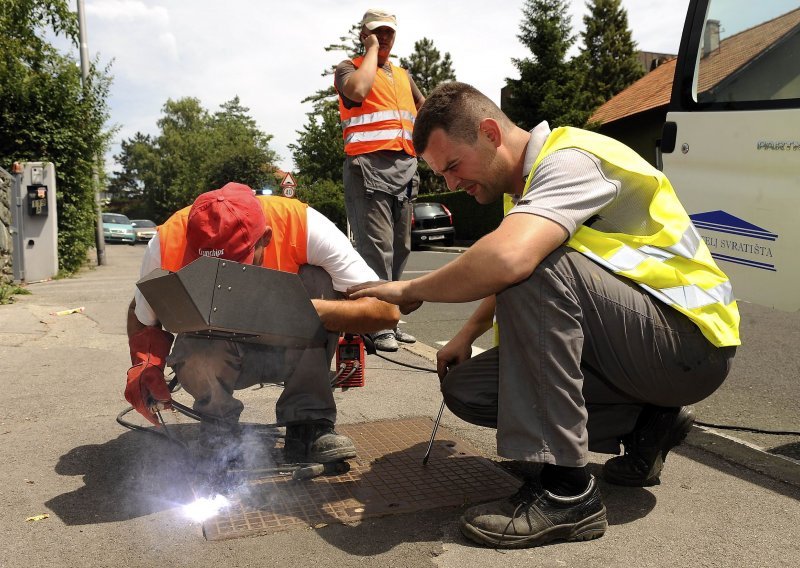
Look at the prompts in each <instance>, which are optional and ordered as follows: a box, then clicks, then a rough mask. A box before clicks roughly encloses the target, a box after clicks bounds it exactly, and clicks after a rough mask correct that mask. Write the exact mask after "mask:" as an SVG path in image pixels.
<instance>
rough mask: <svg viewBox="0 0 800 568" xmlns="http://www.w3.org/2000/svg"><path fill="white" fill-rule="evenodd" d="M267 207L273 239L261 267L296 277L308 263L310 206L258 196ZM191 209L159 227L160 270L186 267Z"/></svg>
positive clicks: (293, 200)
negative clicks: (187, 223) (187, 235)
mask: <svg viewBox="0 0 800 568" xmlns="http://www.w3.org/2000/svg"><path fill="white" fill-rule="evenodd" d="M256 199H258V200H259V201H260V202H261V205H262V207H263V208H264V216H265V217H266V218H267V225H269V226H270V227H272V240H271V241H270V243H269V244H268V245H267V247H266V248H265V249H264V260H263V262H262V263H261V266H264V267H265V268H272V269H274V270H280V271H282V272H291V273H293V274H297V273H298V271H299V270H300V267H301V266H303V265H304V264H308V223H307V217H306V209H307V208H308V205H306V204H305V203H303V202H301V201H297V200H296V199H288V198H286V197H278V196H256ZM190 209H191V206H189V207H184V208H183V209H181V210H180V211H178V212H177V213H174V214H173V215H172V217H170V218H169V219H167V221H166V222H165V223H164V224H163V225H161V226H160V227H159V228H158V240H159V242H160V245H161V268H163V269H164V270H169V271H171V272H177V271H178V270H180V269H181V268H183V267H184V266H186V264H188V263H187V262H186V261H185V260H184V255H185V254H186V221H187V219H188V218H189V210H190Z"/></svg>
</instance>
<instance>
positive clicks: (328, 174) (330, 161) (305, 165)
mask: <svg viewBox="0 0 800 568" xmlns="http://www.w3.org/2000/svg"><path fill="white" fill-rule="evenodd" d="M313 107H314V108H313V110H312V111H311V112H309V113H307V114H306V116H307V119H308V120H307V122H306V124H305V125H304V126H303V129H302V130H298V131H297V143H296V144H289V148H290V149H291V151H292V158H293V159H294V164H295V167H296V168H297V172H298V174H299V175H300V176H302V177H304V178H305V179H307V180H314V181H315V180H331V181H336V182H339V183H341V181H342V162H343V161H344V141H343V140H342V127H341V124H340V120H339V105H338V103H337V102H336V100H328V99H324V98H321V99H318V100H317V101H316V102H314V103H313Z"/></svg>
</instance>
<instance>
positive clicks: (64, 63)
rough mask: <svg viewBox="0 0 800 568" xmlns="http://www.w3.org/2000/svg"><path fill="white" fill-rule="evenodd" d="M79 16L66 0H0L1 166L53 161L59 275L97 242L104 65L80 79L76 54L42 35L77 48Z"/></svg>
mask: <svg viewBox="0 0 800 568" xmlns="http://www.w3.org/2000/svg"><path fill="white" fill-rule="evenodd" d="M77 35H78V23H77V16H76V14H75V13H74V12H71V11H70V9H69V6H68V2H67V1H66V0H3V1H2V3H0V164H2V165H3V166H4V167H6V168H7V169H8V168H10V165H11V164H12V163H13V162H14V161H49V162H53V164H54V165H55V170H56V180H57V194H56V197H57V210H58V260H59V268H60V269H61V270H62V271H63V272H65V273H71V272H74V271H76V270H77V269H78V268H80V267H81V265H83V263H84V262H85V261H86V258H87V252H88V250H89V248H90V247H92V246H93V245H94V244H95V234H96V219H97V217H96V208H95V189H94V182H93V176H92V172H93V168H94V166H95V164H96V163H97V156H101V155H102V154H103V153H104V152H105V150H106V149H107V148H108V144H109V138H110V135H111V133H110V132H108V131H107V130H105V129H104V124H105V122H106V120H107V118H108V106H107V103H106V99H107V96H108V88H109V86H110V82H111V78H110V75H109V70H108V67H106V68H98V62H97V61H94V62H92V64H91V65H90V70H89V76H88V78H87V81H86V84H85V85H84V84H83V83H82V80H81V71H80V66H79V65H78V61H77V60H76V58H75V56H74V54H72V53H69V54H62V53H59V51H58V50H56V48H55V47H54V46H53V45H52V44H51V43H50V42H49V41H48V39H47V38H48V37H53V36H55V37H63V38H66V39H67V40H69V41H70V42H71V46H72V48H73V49H74V51H75V53H77V50H78V41H77Z"/></svg>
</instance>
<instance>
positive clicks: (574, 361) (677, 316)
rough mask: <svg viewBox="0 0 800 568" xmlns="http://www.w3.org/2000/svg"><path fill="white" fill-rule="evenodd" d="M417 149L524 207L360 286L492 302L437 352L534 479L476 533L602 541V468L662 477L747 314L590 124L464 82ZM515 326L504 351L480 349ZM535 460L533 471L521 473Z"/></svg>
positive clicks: (648, 185)
mask: <svg viewBox="0 0 800 568" xmlns="http://www.w3.org/2000/svg"><path fill="white" fill-rule="evenodd" d="M414 147H415V148H416V149H417V152H419V153H420V154H421V155H422V156H423V158H424V159H425V161H426V162H427V163H428V165H429V166H430V167H431V169H432V170H433V171H434V172H436V173H438V174H440V175H442V176H444V178H445V180H446V181H447V185H448V187H449V188H450V189H451V190H456V189H463V190H464V191H465V192H466V193H467V194H469V195H471V196H473V197H474V198H475V200H476V201H477V202H478V203H480V204H485V203H491V202H494V201H497V200H499V199H502V198H503V196H504V195H505V194H507V195H510V196H512V197H513V199H514V202H515V205H514V206H513V208H511V209H510V211H509V212H508V214H507V215H506V216H505V218H504V219H503V221H502V222H501V223H500V226H499V227H498V228H497V229H496V230H495V231H493V232H491V233H489V234H488V235H486V236H484V237H483V238H482V239H480V240H478V241H477V242H476V243H475V244H474V245H472V246H471V247H470V249H469V250H468V251H467V252H465V253H464V254H462V255H460V256H459V257H458V258H457V259H456V260H454V261H452V262H450V263H449V264H447V265H446V266H443V267H442V268H439V269H438V270H434V271H433V272H430V273H429V274H426V275H425V276H422V277H420V278H416V279H413V280H406V281H400V282H388V283H381V284H379V285H368V286H369V287H366V288H365V289H362V290H360V291H356V290H357V288H354V289H353V294H352V295H351V296H352V297H355V298H363V297H375V298H379V299H381V300H385V301H388V302H392V303H395V304H398V305H399V306H400V307H401V311H402V312H403V313H408V312H409V311H410V310H413V309H416V308H418V307H419V306H420V305H421V303H422V302H468V301H473V300H478V299H481V298H484V300H483V303H481V305H480V307H479V308H478V309H477V310H476V312H475V313H474V314H473V316H472V317H471V318H470V320H469V321H468V322H467V323H466V324H465V325H464V327H462V329H461V331H459V332H458V334H457V335H456V336H455V337H454V338H453V339H452V340H451V341H450V342H449V343H448V344H447V345H446V346H445V347H444V348H442V349H441V350H440V351H439V353H438V355H437V368H438V371H439V376H440V378H441V379H442V394H443V395H444V399H445V402H446V403H447V405H448V407H449V408H450V410H452V411H453V413H454V414H456V415H457V416H459V417H461V418H463V419H464V420H467V421H469V422H472V423H474V424H479V425H482V426H488V427H494V428H497V451H498V453H499V454H500V455H501V456H503V457H506V458H509V459H512V460H517V461H519V462H533V463H538V464H542V465H541V469H540V470H539V471H538V472H537V471H536V468H533V467H528V468H524V467H521V468H520V469H526V470H527V471H526V475H525V483H524V485H523V486H522V488H521V489H520V491H519V492H517V493H516V494H514V495H513V496H512V497H510V498H509V499H503V500H500V501H496V502H494V503H489V504H486V505H479V506H476V507H473V508H472V509H469V510H467V511H466V512H465V514H464V516H463V518H462V519H461V530H462V532H463V533H464V534H465V535H466V536H467V537H469V538H471V539H473V540H475V541H477V542H479V543H481V544H486V545H489V546H495V547H509V548H520V547H528V546H538V545H542V544H546V543H548V542H551V541H554V540H587V539H591V538H595V537H598V536H601V535H602V534H603V533H604V532H605V530H606V527H607V519H606V509H605V506H604V505H603V501H602V498H601V495H600V491H599V489H598V485H597V482H596V480H595V479H594V478H593V477H592V476H591V475H590V474H589V472H588V471H587V468H586V464H587V462H588V460H589V456H588V453H589V451H590V450H592V451H596V452H604V453H611V454H618V453H619V450H620V442H622V444H623V445H624V447H625V454H624V455H621V456H616V457H614V458H611V459H610V460H608V461H607V462H606V463H605V465H604V466H603V477H604V478H605V480H606V481H608V482H610V483H615V484H619V485H629V486H638V487H642V486H649V485H654V484H656V483H659V482H660V475H661V471H662V468H663V466H664V459H665V458H666V456H667V454H668V453H669V451H670V450H671V449H672V448H673V447H675V446H676V445H677V444H679V443H680V442H681V441H682V440H683V439H684V438H685V437H686V435H687V433H688V432H689V430H690V429H691V427H692V422H693V419H694V416H693V413H692V411H691V409H689V408H688V407H686V405H688V404H694V403H696V402H697V401H700V400H702V399H704V398H705V397H707V396H709V395H710V394H711V393H713V392H714V391H715V390H716V389H717V388H718V387H719V386H720V385H721V384H722V382H723V381H724V380H725V377H726V376H727V375H728V372H729V370H730V366H731V364H732V361H733V358H734V355H735V353H736V346H737V345H739V343H740V340H739V311H738V308H737V304H736V301H735V299H734V298H735V297H734V296H733V291H732V289H731V284H730V281H729V280H728V277H727V276H726V275H725V273H724V272H722V270H720V268H719V267H718V266H717V265H716V263H715V262H714V259H713V258H712V257H711V253H710V251H709V249H708V247H707V246H706V244H705V242H704V241H703V239H702V238H701V237H700V235H699V233H698V232H697V230H696V229H695V227H694V225H693V224H692V221H691V219H690V218H689V216H688V214H687V213H686V211H685V209H684V207H683V205H682V204H681V202H680V201H679V200H678V197H677V196H676V194H675V191H674V189H673V187H672V185H671V184H670V182H669V180H668V179H667V178H666V177H665V176H664V174H662V173H661V172H660V171H658V170H656V169H655V168H653V167H652V166H651V165H650V164H648V163H647V162H646V161H645V160H644V159H643V158H641V157H640V156H639V155H637V154H636V153H635V152H634V151H633V150H631V149H630V148H628V147H627V146H624V145H623V144H621V143H619V142H617V141H615V140H612V139H611V138H607V137H605V136H601V135H600V134H597V133H594V132H589V131H586V130H580V129H577V128H569V127H562V128H555V129H553V130H551V129H550V127H549V125H548V124H547V123H546V122H542V123H540V124H538V125H537V126H536V127H534V128H533V129H532V130H531V131H530V132H526V131H524V130H522V129H520V128H519V127H517V126H516V125H515V124H514V123H513V122H512V121H511V120H510V119H509V118H508V117H507V116H506V115H505V114H504V113H503V112H502V111H501V110H500V109H499V108H498V107H497V105H495V104H494V102H493V101H491V100H490V99H489V98H488V97H486V96H485V95H484V94H482V93H480V92H479V91H477V90H476V89H475V88H473V87H471V86H470V85H467V84H464V83H457V82H455V81H453V82H448V83H445V84H442V85H440V86H439V87H437V89H436V90H434V91H433V92H432V93H431V94H430V95H429V96H428V98H427V99H426V101H425V104H424V105H423V106H422V108H421V109H420V111H419V115H418V116H417V122H416V124H415V126H414ZM493 316H496V317H497V323H498V327H499V335H500V342H499V346H498V347H495V348H493V349H491V350H489V351H486V352H484V353H481V354H480V355H477V356H476V357H474V358H473V357H472V356H471V344H472V343H473V341H475V340H476V339H477V338H478V337H480V336H481V335H482V334H483V333H484V332H485V331H487V330H489V329H490V328H491V327H492V319H493ZM520 465H521V466H522V465H524V464H520Z"/></svg>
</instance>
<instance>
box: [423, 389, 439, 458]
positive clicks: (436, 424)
mask: <svg viewBox="0 0 800 568" xmlns="http://www.w3.org/2000/svg"><path fill="white" fill-rule="evenodd" d="M442 412H444V400H443V401H442V406H440V407H439V414H438V416H436V422H434V423H433V432H431V441H430V442H428V449H427V450H425V457H424V458H422V465H425V464H427V463H428V458H430V457H431V448H432V447H433V439H434V438H436V431H437V430H438V429H439V422H441V420H442Z"/></svg>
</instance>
